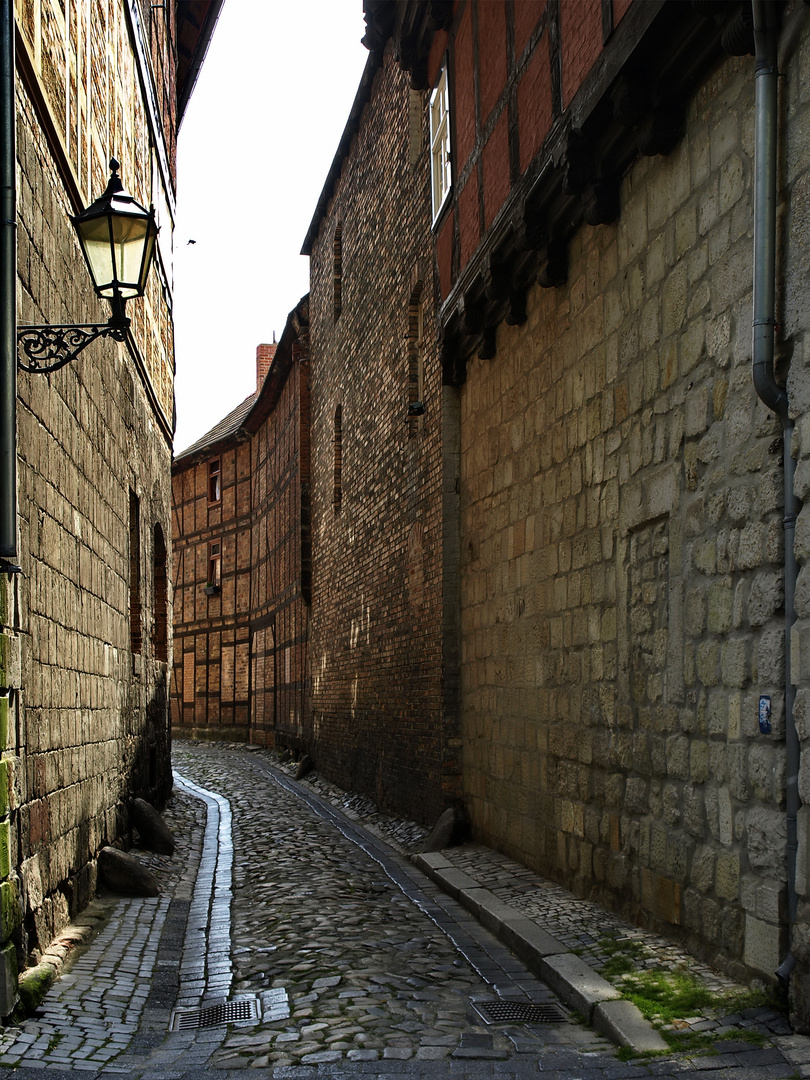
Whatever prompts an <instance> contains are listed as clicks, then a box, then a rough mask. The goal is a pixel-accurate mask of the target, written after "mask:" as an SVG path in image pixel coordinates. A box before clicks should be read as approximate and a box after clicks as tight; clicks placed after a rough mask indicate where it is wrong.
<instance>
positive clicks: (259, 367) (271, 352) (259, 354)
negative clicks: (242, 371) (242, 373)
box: [256, 334, 276, 394]
mask: <svg viewBox="0 0 810 1080" xmlns="http://www.w3.org/2000/svg"><path fill="white" fill-rule="evenodd" d="M275 336H276V335H275V334H273V337H274V338H275ZM275 355H276V343H275V341H273V344H272V345H257V346H256V393H257V394H258V392H259V391H260V390H261V388H262V384H263V382H264V377H265V375H266V374H267V372H268V371H269V370H270V365H271V364H272V363H273V357H274V356H275Z"/></svg>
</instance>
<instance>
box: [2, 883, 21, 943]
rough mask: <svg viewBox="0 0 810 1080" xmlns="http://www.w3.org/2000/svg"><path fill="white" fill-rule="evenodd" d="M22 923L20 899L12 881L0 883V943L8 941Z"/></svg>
mask: <svg viewBox="0 0 810 1080" xmlns="http://www.w3.org/2000/svg"><path fill="white" fill-rule="evenodd" d="M21 921H22V912H21V911H20V898H19V895H18V893H17V886H16V885H15V884H14V882H13V881H4V882H2V883H0V942H4V941H8V939H9V938H10V937H11V935H12V934H13V932H14V931H15V930H16V929H17V927H18V926H19V925H20V922H21Z"/></svg>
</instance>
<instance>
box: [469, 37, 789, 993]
mask: <svg viewBox="0 0 810 1080" xmlns="http://www.w3.org/2000/svg"><path fill="white" fill-rule="evenodd" d="M792 49H793V51H792V52H791V53H790V55H787V56H786V57H785V64H786V71H787V80H786V91H785V94H786V97H785V101H786V103H787V104H786V111H785V113H784V117H785V124H784V136H785V139H786V147H787V150H786V165H785V171H784V173H783V175H782V178H781V179H782V199H783V203H782V208H783V213H784V215H785V216H784V218H783V221H784V222H785V223H789V224H790V229H791V230H792V232H791V234H790V240H789V243H787V244H786V245H785V250H787V249H788V248H789V250H790V254H787V255H785V256H784V259H783V263H782V269H781V273H782V275H783V281H784V282H785V284H784V288H783V294H782V301H781V310H780V315H779V316H778V318H779V317H781V318H782V319H783V326H782V330H781V335H782V338H783V339H784V340H785V341H786V342H789V346H790V348H788V347H787V345H786V346H785V348H783V349H782V353H783V354H786V353H788V352H789V351H790V349H792V361H791V368H790V371H791V374H790V385H791V397H792V401H793V408H794V411H795V413H796V416H797V420H798V421H799V431H800V432H803V431H804V421H803V412H804V407H805V403H804V397H805V383H806V374H805V371H804V366H803V365H804V357H803V351H802V350H803V345H802V343H803V337H804V329H805V326H806V323H807V320H806V312H805V310H804V308H805V306H806V305H804V304H803V303H802V302H800V301H799V296H800V295H801V293H802V284H801V282H802V280H803V278H804V280H806V274H803V271H802V266H803V260H804V258H805V256H804V255H802V254H800V253H802V252H803V251H805V250H806V240H807V238H806V236H804V232H805V231H806V223H805V221H804V211H803V206H804V194H803V185H804V182H805V171H804V170H805V169H806V162H807V158H806V153H804V152H803V151H802V150H801V149H800V147H801V132H802V130H803V126H802V125H803V124H804V117H805V114H806V111H807V84H806V80H805V79H804V76H803V75H802V71H803V70H806V64H805V66H804V68H803V67H802V57H804V59H805V60H806V56H805V53H806V49H807V34H806V31H801V32H799V35H798V39H797V41H796V42H794V44H793V46H792ZM753 95H754V89H753V61H751V60H750V59H743V60H729V61H727V62H725V63H724V64H722V66H721V67H720V68H719V69H718V70H717V71H716V72H715V73H714V74H713V75H712V76H711V78H710V79H709V80H708V81H707V82H706V83H705V84H704V85H703V86H702V87H701V89H700V91H699V93H698V94H697V95H696V97H695V98H694V100H693V101H692V102H691V103H690V104H689V108H688V120H687V134H686V137H685V138H684V140H683V141H682V142H681V143H680V144H679V146H678V147H677V148H676V149H675V151H674V152H673V153H672V154H671V155H670V156H669V157H667V158H654V159H640V160H639V161H637V162H636V164H634V165H633V167H632V168H631V170H630V171H629V173H628V174H627V175H626V177H625V178H624V181H623V183H622V189H621V207H622V209H621V215H620V217H619V219H618V222H617V223H616V224H615V225H613V226H600V227H596V228H589V227H587V226H585V227H583V228H582V229H581V231H580V232H579V233H578V235H577V236H576V238H575V240H574V242H573V244H572V246H571V250H570V270H569V277H568V284H567V285H566V286H564V287H561V288H559V289H556V290H554V289H550V290H544V289H541V288H539V287H535V288H534V289H533V290H532V291H531V292H530V294H529V297H528V318H527V322H526V324H525V325H524V326H522V327H512V328H510V327H508V326H505V325H502V326H500V327H499V329H498V336H497V355H496V357H495V359H494V360H493V361H482V360H478V359H475V360H473V361H471V362H470V364H469V366H468V371H467V382H466V384H465V385H464V387H463V388H462V392H461V558H462V594H461V595H462V600H461V610H462V614H461V619H462V666H461V672H462V716H463V735H464V786H465V794H466V798H467V801H468V806H469V809H470V811H471V813H472V817H473V822H474V828H475V830H476V832H477V834H478V835H479V836H480V837H481V839H482V840H484V841H485V842H489V843H492V844H494V845H496V846H498V847H500V848H502V849H505V850H507V851H508V852H510V853H511V854H513V855H515V856H516V857H517V858H519V859H521V860H522V861H524V862H526V863H528V864H529V865H532V866H536V867H539V868H541V869H542V870H544V871H545V872H547V873H550V874H551V875H552V876H554V877H556V878H557V879H559V880H561V881H565V882H567V883H569V884H571V883H573V885H574V887H575V889H576V890H577V891H579V892H581V893H583V894H588V895H592V896H595V897H597V898H599V899H600V900H602V901H604V902H605V903H607V904H608V905H610V906H612V907H614V908H616V909H618V910H620V911H624V912H625V913H627V914H628V915H630V916H631V917H633V918H636V919H638V920H640V921H642V922H646V923H649V924H653V925H659V926H666V927H668V928H669V929H670V930H674V932H676V933H680V934H682V935H683V936H684V937H685V938H686V939H687V940H688V941H689V942H690V943H691V944H692V945H693V946H694V947H695V948H696V949H697V950H698V951H699V952H702V953H703V954H704V955H706V956H708V957H709V958H710V959H712V960H714V961H716V962H717V961H721V962H723V963H724V964H725V965H726V966H727V967H728V968H729V969H732V970H734V971H736V972H737V973H741V974H742V973H746V972H747V973H749V974H750V973H751V972H752V971H753V972H757V973H761V974H765V975H767V976H769V977H770V976H772V973H773V971H774V969H775V967H776V966H777V964H778V963H779V961H780V960H781V959H782V958H783V956H784V950H785V946H786V941H785V936H786V935H785V929H784V926H785V921H784V905H785V883H786V868H785V815H784V797H785V796H784V767H785V757H784V710H783V705H784V702H783V693H782V680H783V660H782V656H783V649H782V635H783V604H784V595H783V572H782V565H783V534H782V463H781V460H780V456H781V452H782V451H781V447H782V441H781V432H780V426H779V424H778V423H777V421H776V420H775V418H774V417H773V416H772V415H771V414H770V413H769V412H768V411H767V410H766V408H765V407H764V406H763V405H762V404H761V403H759V401H758V399H757V397H756V395H755V393H754V390H753V387H752V384H751V374H750V358H751V277H752V170H753V160H752V158H753V145H752V144H753V130H754V128H753ZM805 441H806V440H805V439H804V438H803V437H802V442H801V447H802V449H801V453H802V454H804V452H805V450H806V448H805V446H804V442H805ZM802 460H803V459H802ZM802 494H803V492H802ZM802 528H803V526H802V525H801V524H800V529H799V532H800V534H802V535H803V533H802ZM802 554H803V549H802ZM802 595H803V594H802ZM802 613H803V614H806V613H805V612H804V611H803V609H802ZM802 632H803V631H802V630H797V636H796V646H797V656H798V653H799V652H800V650H801V641H802V640H803V639H802V638H801V633H802ZM806 667H807V665H806V664H803V662H802V659H801V656H798V660H797V666H796V667H795V670H796V671H797V672H798V671H799V670H801V676H800V677H801V678H802V679H804V675H805V669H806ZM761 696H767V697H769V698H770V701H771V706H772V713H771V730H770V732H769V733H764V732H762V731H761V730H760V725H759V702H760V697H761ZM802 775H803V776H804V770H803V774H802ZM804 857H805V859H806V853H805V856H804Z"/></svg>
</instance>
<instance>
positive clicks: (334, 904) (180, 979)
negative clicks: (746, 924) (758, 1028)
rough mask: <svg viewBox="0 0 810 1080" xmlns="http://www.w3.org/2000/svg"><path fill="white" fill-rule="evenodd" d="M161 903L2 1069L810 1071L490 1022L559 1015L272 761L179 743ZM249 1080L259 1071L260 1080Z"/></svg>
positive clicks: (104, 941)
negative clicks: (538, 1008)
mask: <svg viewBox="0 0 810 1080" xmlns="http://www.w3.org/2000/svg"><path fill="white" fill-rule="evenodd" d="M174 765H175V772H176V782H175V793H174V796H173V798H172V800H171V803H170V805H169V807H168V808H167V811H166V815H165V816H166V820H167V822H168V823H169V824H170V826H171V828H172V829H173V831H174V833H175V836H176V838H177V842H178V844H177V851H176V852H175V855H174V856H173V857H172V858H171V859H169V858H167V857H164V856H148V857H147V856H146V855H145V853H142V856H143V857H144V858H148V861H149V863H150V865H151V867H152V869H153V870H154V871H155V873H156V874H157V875H158V877H159V880H160V882H161V890H162V891H161V895H160V897H158V898H157V899H154V900H134V899H115V898H111V897H107V898H101V899H100V900H99V901H98V902H96V903H95V904H94V905H93V906H92V907H91V909H89V910H88V912H87V913H86V914H85V916H84V917H83V919H80V920H78V922H79V923H82V922H83V923H84V925H92V926H94V927H95V928H97V929H98V933H97V934H96V936H95V937H94V939H93V941H92V942H91V944H90V945H89V947H88V948H87V949H86V951H84V952H83V954H82V955H80V956H79V957H78V959H76V960H75V962H74V963H73V964H72V965H71V964H68V965H67V967H66V972H67V973H66V974H64V975H63V976H62V978H61V979H59V980H58V981H57V983H56V984H55V986H54V987H53V989H52V990H51V991H50V993H49V994H48V995H47V997H46V999H45V1001H44V1002H43V1004H42V1006H41V1007H40V1009H39V1010H38V1013H37V1015H36V1016H35V1017H33V1018H31V1019H30V1020H28V1021H27V1022H25V1023H23V1024H22V1025H21V1026H20V1028H18V1029H8V1030H7V1031H6V1032H5V1033H4V1034H3V1036H2V1041H0V1065H2V1066H3V1067H5V1068H6V1069H7V1070H10V1071H15V1072H20V1073H21V1074H22V1075H25V1076H29V1077H30V1076H36V1075H37V1074H38V1073H39V1072H40V1071H41V1073H42V1075H43V1076H47V1077H49V1078H53V1077H54V1076H55V1075H57V1074H58V1072H60V1071H62V1072H71V1073H74V1072H76V1071H79V1072H83V1073H85V1074H90V1073H97V1074H99V1075H105V1076H106V1075H114V1076H133V1077H139V1078H142V1080H186V1078H187V1080H193V1078H195V1077H211V1078H214V1077H223V1078H225V1077H236V1076H237V1075H238V1076H240V1077H244V1076H272V1077H279V1078H280V1077H290V1078H295V1080H308V1078H310V1077H313V1078H315V1077H335V1078H342V1077H355V1076H394V1075H402V1076H408V1077H412V1078H414V1080H417V1078H428V1077H470V1078H477V1077H490V1076H498V1077H514V1078H518V1077H528V1076H535V1075H539V1074H542V1075H543V1076H546V1077H559V1078H563V1077H565V1078H568V1080H574V1078H575V1077H579V1078H586V1077H587V1078H590V1077H592V1078H594V1080H596V1078H600V1080H612V1078H615V1080H624V1078H627V1080H630V1078H635V1077H647V1076H659V1077H664V1078H666V1077H674V1076H677V1075H683V1074H684V1073H693V1074H697V1075H701V1074H706V1075H709V1074H711V1075H712V1076H713V1077H716V1078H717V1080H760V1078H763V1080H764V1078H766V1077H774V1078H777V1080H782V1078H784V1080H787V1078H789V1077H797V1076H805V1075H810V1065H808V1063H810V1054H809V1053H808V1052H807V1042H808V1040H805V1039H800V1038H797V1037H793V1036H783V1037H776V1036H775V1037H774V1038H772V1039H759V1040H758V1042H759V1044H756V1043H750V1042H745V1041H742V1040H734V1041H733V1042H728V1043H727V1044H726V1045H725V1046H723V1048H722V1050H720V1052H717V1051H715V1052H714V1053H711V1054H708V1055H707V1054H705V1053H704V1054H703V1055H701V1056H697V1055H693V1056H685V1055H673V1056H664V1057H657V1058H648V1059H635V1060H633V1061H630V1062H624V1061H621V1060H620V1059H619V1058H618V1057H617V1055H616V1051H615V1047H613V1046H612V1045H611V1044H610V1043H609V1042H607V1041H606V1040H605V1038H604V1037H602V1036H601V1035H599V1034H598V1033H596V1032H594V1031H593V1030H591V1029H590V1028H588V1027H586V1026H584V1025H583V1024H581V1023H579V1022H578V1021H577V1020H576V1018H575V1017H573V1016H572V1015H570V1014H569V1013H568V1012H567V1011H566V1010H561V1013H562V1016H563V1019H562V1022H557V1023H516V1022H511V1023H510V1022H506V1023H494V1024H491V1025H488V1024H487V1023H485V1021H484V1020H483V1018H482V1017H480V1016H479V1015H478V1014H477V1012H476V1010H475V1002H476V1001H477V1002H479V1003H480V1002H486V1001H497V1000H503V1001H507V1002H515V1003H517V1002H534V1003H539V1004H542V1005H545V1006H549V1007H553V1006H555V1005H557V1007H558V1008H559V1005H558V1003H557V1002H556V999H555V998H554V996H553V994H552V993H551V991H550V990H548V989H547V988H546V987H545V986H543V985H542V984H541V983H540V982H538V981H537V980H536V979H535V978H534V977H533V976H532V974H531V973H530V972H528V971H527V970H526V969H525V968H524V966H523V965H522V964H521V963H520V962H519V961H518V960H516V959H515V958H514V957H513V956H512V954H511V953H510V952H509V951H508V950H507V949H506V948H505V947H504V946H503V945H502V944H501V943H500V942H499V941H497V940H496V939H495V938H494V937H493V936H491V935H490V934H489V933H488V932H487V931H486V930H485V929H483V927H481V926H480V925H479V924H478V922H477V921H476V920H474V919H473V918H472V916H471V915H469V914H468V913H467V911H466V910H465V909H464V908H462V907H461V906H460V905H459V904H458V903H457V902H456V901H454V900H452V899H450V898H449V897H448V896H446V895H445V894H444V893H442V892H440V891H439V890H438V888H437V886H436V885H434V884H433V883H432V882H431V881H430V880H429V879H428V878H427V877H425V876H423V875H422V874H421V873H420V871H419V870H417V869H416V868H415V867H414V865H413V864H412V863H411V862H410V861H408V860H407V859H406V858H404V857H403V856H402V855H401V854H398V853H397V852H395V851H394V850H393V849H391V848H390V847H388V846H386V845H385V844H383V843H382V842H381V841H380V840H379V839H378V838H377V837H376V836H374V835H373V834H372V833H370V832H368V831H366V830H365V829H363V828H361V827H360V826H358V824H357V823H356V822H352V821H350V820H349V819H348V818H346V817H345V816H344V815H342V814H341V813H340V811H339V810H337V809H336V808H335V807H333V806H332V805H330V804H329V803H326V802H324V801H323V800H321V799H320V798H318V796H317V795H316V794H314V792H313V791H312V790H311V789H309V788H308V785H307V784H306V783H304V784H296V783H294V782H293V781H292V780H291V779H290V778H289V777H287V776H286V775H284V774H283V773H282V772H280V771H278V770H277V769H274V768H273V766H272V763H271V757H270V755H268V754H265V753H263V752H255V753H251V752H249V751H245V750H239V749H233V748H228V747H223V746H204V745H197V744H178V745H177V746H176V747H175V754H174ZM246 1070H250V1071H249V1072H246Z"/></svg>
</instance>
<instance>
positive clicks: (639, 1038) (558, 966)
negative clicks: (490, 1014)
mask: <svg viewBox="0 0 810 1080" xmlns="http://www.w3.org/2000/svg"><path fill="white" fill-rule="evenodd" d="M411 858H412V861H413V863H414V865H415V866H416V867H417V868H418V869H419V870H421V871H422V873H423V874H426V875H427V876H428V877H429V878H430V879H431V880H432V881H434V882H435V883H436V884H437V885H438V886H439V888H440V889H441V890H442V891H443V892H446V893H447V894H448V895H449V896H452V897H453V899H454V900H458V902H459V903H460V904H461V905H462V906H463V907H465V908H466V909H467V911H469V912H470V914H471V915H473V916H474V917H475V918H476V919H477V920H478V921H479V922H480V923H481V925H482V926H484V927H485V928H486V929H487V930H489V931H490V933H492V934H494V935H495V937H496V938H498V940H499V941H502V942H503V944H504V945H507V946H508V947H509V948H510V949H511V950H512V952H514V953H515V955H516V956H517V957H518V958H519V959H520V960H522V961H523V963H524V964H525V965H526V967H527V968H528V969H529V970H530V971H531V972H532V974H533V975H536V976H537V977H538V978H539V979H541V980H542V981H543V982H544V983H545V984H546V985H547V986H548V987H549V988H550V989H551V990H553V991H554V993H555V994H556V995H557V997H559V998H560V1000H561V1001H562V1002H564V1004H565V1005H567V1006H568V1007H569V1008H570V1009H575V1010H576V1011H577V1012H578V1013H580V1014H581V1015H582V1016H583V1017H584V1018H585V1020H586V1022H587V1023H589V1024H592V1025H593V1026H594V1027H595V1028H596V1029H597V1030H598V1031H601V1032H602V1034H603V1035H606V1036H607V1037H608V1038H609V1039H612V1040H613V1042H615V1043H616V1044H617V1045H618V1046H627V1047H629V1048H630V1049H631V1050H632V1051H633V1052H634V1053H637V1054H642V1053H649V1052H650V1051H665V1050H668V1049H669V1047H668V1046H667V1044H666V1042H665V1041H664V1039H663V1038H662V1037H661V1035H660V1034H659V1033H658V1032H657V1031H656V1030H655V1028H654V1027H653V1026H652V1024H651V1023H650V1022H649V1021H648V1020H645V1019H644V1017H643V1016H642V1015H641V1013H640V1012H639V1010H638V1009H637V1008H636V1006H635V1005H634V1004H633V1003H632V1002H631V1001H625V1000H624V999H622V995H621V991H619V990H617V989H616V987H615V986H613V985H612V984H611V983H609V982H608V981H607V979H603V978H602V976H601V975H599V974H598V973H597V972H595V971H594V970H593V968H592V967H590V966H589V965H588V964H586V963H585V961H584V960H582V959H581V958H580V957H579V956H577V955H576V954H575V953H572V952H570V951H568V950H567V949H566V947H565V945H563V943H562V942H561V941H559V940H558V939H557V938H555V937H553V936H552V935H551V934H549V933H548V932H547V931H546V930H544V929H543V928H542V926H538V925H537V923H535V922H533V921H532V920H531V919H529V918H527V917H526V916H525V915H521V914H520V912H519V911H516V910H515V909H514V908H513V907H510V906H509V904H505V903H504V902H503V900H501V899H499V897H497V896H496V895H495V893H493V892H490V890H489V889H484V888H482V887H481V886H480V885H479V884H478V882H477V881H476V880H475V878H473V877H471V875H470V874H468V873H467V872H466V871H464V870H459V869H458V868H457V867H455V866H454V865H453V863H452V862H451V861H450V860H449V859H448V858H447V857H446V856H445V855H443V854H442V852H440V851H431V852H423V853H421V854H417V855H413V856H411Z"/></svg>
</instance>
